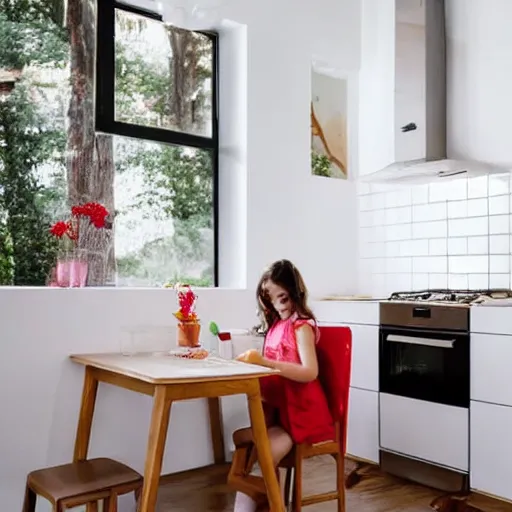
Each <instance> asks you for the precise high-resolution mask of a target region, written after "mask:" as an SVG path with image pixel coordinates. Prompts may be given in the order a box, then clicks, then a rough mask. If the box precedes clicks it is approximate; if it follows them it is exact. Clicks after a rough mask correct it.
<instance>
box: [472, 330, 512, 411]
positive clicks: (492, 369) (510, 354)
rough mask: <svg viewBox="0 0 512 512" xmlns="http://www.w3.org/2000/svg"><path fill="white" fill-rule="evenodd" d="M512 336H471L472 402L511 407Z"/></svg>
mask: <svg viewBox="0 0 512 512" xmlns="http://www.w3.org/2000/svg"><path fill="white" fill-rule="evenodd" d="M511 361H512V336H503V335H497V334H472V335H471V399H472V400H479V401H481V402H491V403H494V404H500V405H508V406H512V386H511V367H510V362H511Z"/></svg>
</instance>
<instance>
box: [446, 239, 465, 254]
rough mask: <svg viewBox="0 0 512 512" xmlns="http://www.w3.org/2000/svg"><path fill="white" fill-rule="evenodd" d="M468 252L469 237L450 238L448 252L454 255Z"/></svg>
mask: <svg viewBox="0 0 512 512" xmlns="http://www.w3.org/2000/svg"><path fill="white" fill-rule="evenodd" d="M467 253H468V239H467V238H448V254H449V255H452V256H456V255H460V254H467Z"/></svg>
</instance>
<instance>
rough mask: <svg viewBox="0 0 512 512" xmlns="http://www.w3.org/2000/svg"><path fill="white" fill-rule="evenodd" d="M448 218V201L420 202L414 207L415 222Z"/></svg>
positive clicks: (413, 217)
mask: <svg viewBox="0 0 512 512" xmlns="http://www.w3.org/2000/svg"><path fill="white" fill-rule="evenodd" d="M444 219H446V202H443V203H436V204H420V205H416V206H413V207H412V220H413V222H427V221H431V220H444Z"/></svg>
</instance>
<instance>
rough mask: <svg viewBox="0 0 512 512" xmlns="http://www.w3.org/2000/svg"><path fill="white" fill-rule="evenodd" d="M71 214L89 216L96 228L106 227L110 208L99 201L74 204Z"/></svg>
mask: <svg viewBox="0 0 512 512" xmlns="http://www.w3.org/2000/svg"><path fill="white" fill-rule="evenodd" d="M71 214H72V215H73V216H74V217H89V220H90V221H91V224H93V225H94V227H95V228H97V229H100V228H104V227H105V219H106V218H107V217H108V215H109V213H108V210H107V209H106V208H105V207H104V206H103V205H102V204H99V203H86V204H83V205H81V206H73V207H72V208H71Z"/></svg>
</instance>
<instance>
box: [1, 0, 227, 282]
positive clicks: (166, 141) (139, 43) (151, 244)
mask: <svg viewBox="0 0 512 512" xmlns="http://www.w3.org/2000/svg"><path fill="white" fill-rule="evenodd" d="M2 1H4V3H6V5H9V8H8V9H2V10H1V11H0V41H1V42H2V47H3V48H5V49H6V51H2V54H1V55H0V285H31V286H38V285H45V284H55V281H56V272H55V271H56V262H57V261H59V260H61V259H62V258H68V259H69V258H70V257H72V258H76V259H80V260H85V262H86V263H87V265H88V276H87V285H89V286H105V285H117V286H146V287H147V286H161V285H162V284H164V283H166V282H169V281H182V282H183V281H186V282H189V283H191V284H195V285H197V286H202V285H204V286H212V285H215V284H217V263H216V260H217V258H216V256H217V252H218V250H217V245H218V244H217V232H218V230H217V167H218V165H217V161H218V136H217V72H216V71H217V37H216V35H215V34H209V33H198V32H191V31H186V30H183V29H179V28H173V27H170V26H168V25H166V24H164V23H162V21H161V20H160V18H159V16H158V15H157V14H154V13H150V12H145V11H142V10H140V9H138V8H134V7H130V6H128V5H125V4H122V3H118V2H116V1H114V0H101V1H99V2H97V4H98V7H97V11H96V8H95V3H96V2H91V0H67V1H66V2H64V0H62V2H59V1H57V2H56V1H53V0H52V1H41V0H25V1H24V2H22V3H23V6H21V5H19V2H11V1H10V0H2ZM65 4H67V5H66V9H64V5H65ZM63 26H65V27H66V28H65V29H63V28H62V27H63ZM86 203H99V204H101V205H102V206H104V207H105V208H106V210H107V211H108V213H109V215H108V216H107V218H106V220H105V223H104V225H103V224H102V226H101V229H96V228H94V227H92V228H91V226H90V225H89V224H88V225H87V226H82V223H83V220H81V221H80V222H78V224H77V229H78V231H79V233H80V236H79V240H78V241H77V240H74V241H70V240H67V239H66V240H65V242H66V243H63V240H64V239H65V238H66V237H63V238H61V239H59V238H55V237H51V236H49V227H50V226H51V225H52V224H54V223H55V222H56V221H58V220H67V219H68V218H69V216H70V211H71V207H72V206H76V205H83V204H86ZM70 255H71V256H70ZM57 284H59V283H57Z"/></svg>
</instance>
